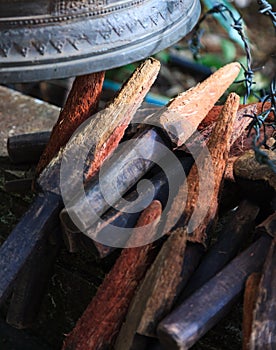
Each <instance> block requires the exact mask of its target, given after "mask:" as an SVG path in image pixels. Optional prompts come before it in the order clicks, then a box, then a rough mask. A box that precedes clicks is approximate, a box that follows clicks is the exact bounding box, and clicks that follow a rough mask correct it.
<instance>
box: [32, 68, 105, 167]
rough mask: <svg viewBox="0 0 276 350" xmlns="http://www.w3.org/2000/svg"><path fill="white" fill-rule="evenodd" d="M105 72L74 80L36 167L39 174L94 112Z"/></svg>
mask: <svg viewBox="0 0 276 350" xmlns="http://www.w3.org/2000/svg"><path fill="white" fill-rule="evenodd" d="M104 76H105V72H99V73H92V74H87V75H82V76H79V77H77V78H76V79H75V81H74V83H73V86H72V88H71V90H70V93H69V96H68V98H67V101H66V103H65V106H64V108H63V109H62V110H61V112H60V115H59V118H58V121H57V122H56V124H55V126H54V127H53V130H52V133H51V136H50V140H49V143H48V144H47V146H46V148H45V150H44V152H43V154H42V156H41V158H40V160H39V163H38V165H37V169H36V171H37V173H38V174H39V173H40V172H41V171H42V170H43V169H44V168H45V166H46V165H47V164H48V163H49V162H50V161H51V159H52V158H53V157H54V156H55V155H56V154H57V153H58V151H59V150H60V148H61V147H63V146H64V145H65V144H66V143H67V141H68V140H69V139H70V137H71V136H72V134H73V132H74V131H75V130H76V129H77V128H78V126H79V125H80V124H81V123H83V122H84V121H85V120H86V119H87V118H88V117H90V116H91V115H92V114H93V113H95V112H96V110H97V108H98V103H99V100H100V95H101V92H102V86H103V81H104Z"/></svg>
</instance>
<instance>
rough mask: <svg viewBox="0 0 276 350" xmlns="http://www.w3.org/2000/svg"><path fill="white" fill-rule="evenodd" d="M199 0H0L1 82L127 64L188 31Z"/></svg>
mask: <svg viewBox="0 0 276 350" xmlns="http://www.w3.org/2000/svg"><path fill="white" fill-rule="evenodd" d="M199 14H200V3H199V0H131V1H130V0H121V1H119V0H76V1H69V0H13V1H6V0H0V82H1V83H8V82H14V83H15V82H29V81H40V80H47V79H53V78H65V77H70V76H76V75H80V74H86V73H91V72H96V71H101V70H107V69H111V68H114V67H118V66H122V65H125V64H127V63H130V62H134V61H138V60H141V59H144V58H145V57H147V56H150V55H152V54H154V53H156V52H158V51H160V50H162V49H164V48H166V47H169V46H170V45H172V44H174V43H175V42H177V41H178V40H180V39H181V38H182V37H184V36H185V35H186V34H187V33H188V32H189V31H191V29H192V28H193V27H194V25H195V24H196V22H197V20H198V17H199Z"/></svg>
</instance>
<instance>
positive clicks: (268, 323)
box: [250, 213, 276, 349]
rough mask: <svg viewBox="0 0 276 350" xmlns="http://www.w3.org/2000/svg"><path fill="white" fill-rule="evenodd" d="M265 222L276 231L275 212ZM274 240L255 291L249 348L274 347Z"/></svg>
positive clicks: (275, 291)
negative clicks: (256, 291) (255, 297)
mask: <svg viewBox="0 0 276 350" xmlns="http://www.w3.org/2000/svg"><path fill="white" fill-rule="evenodd" d="M267 222H268V223H269V226H270V227H269V230H270V231H272V232H273V233H275V231H276V214H275V213H274V214H273V215H271V216H270V217H269V218H268V220H267ZM275 261H276V241H275V238H274V240H273V242H272V244H271V247H270V250H269V253H268V255H267V258H266V261H265V264H264V267H263V271H262V275H261V280H260V284H259V288H258V293H257V300H256V306H255V310H254V313H253V322H252V332H251V337H250V349H274V348H275V346H276V323H275V314H276V284H275V279H276V266H275Z"/></svg>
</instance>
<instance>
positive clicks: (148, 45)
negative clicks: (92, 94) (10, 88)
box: [0, 0, 201, 83]
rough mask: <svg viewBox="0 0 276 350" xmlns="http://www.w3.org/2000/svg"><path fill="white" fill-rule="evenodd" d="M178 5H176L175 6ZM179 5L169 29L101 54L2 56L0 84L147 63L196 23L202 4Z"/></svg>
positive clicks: (182, 0)
mask: <svg viewBox="0 0 276 350" xmlns="http://www.w3.org/2000/svg"><path fill="white" fill-rule="evenodd" d="M176 2H177V1H173V3H176ZM178 3H181V4H182V7H181V6H180V8H181V10H180V11H179V10H178V11H175V13H173V14H172V15H173V16H172V18H173V20H172V21H171V23H169V25H168V26H165V27H164V25H163V26H160V28H157V30H155V31H153V33H148V32H146V33H145V35H144V37H140V38H139V39H137V38H136V40H135V41H134V42H131V43H129V42H128V41H127V40H125V43H124V40H121V41H122V42H123V43H122V44H121V41H120V40H119V41H118V45H117V43H115V44H114V43H112V42H111V43H110V47H108V45H107V47H104V48H103V49H102V50H99V51H98V52H93V51H92V52H91V53H89V52H88V53H83V51H81V52H79V55H76V56H75V57H69V58H68V57H66V55H64V57H61V56H60V57H58V55H56V57H57V58H55V57H54V58H52V57H49V59H47V58H45V56H43V55H41V56H42V57H39V56H38V59H35V58H34V57H31V56H30V57H27V59H26V60H22V61H16V60H14V61H13V62H12V61H9V57H4V55H3V52H2V56H0V82H1V83H18V82H32V81H42V80H49V79H61V78H67V77H72V76H78V75H82V74H88V73H92V72H97V71H102V70H108V69H112V68H116V67H119V66H123V65H125V64H128V63H131V62H136V61H140V60H142V59H145V58H146V57H148V56H151V55H154V54H155V53H157V52H159V51H161V50H163V49H165V48H167V47H169V46H171V45H173V44H174V43H176V42H178V41H179V40H180V39H181V38H183V37H184V36H185V35H186V34H188V33H189V32H190V31H191V30H192V28H193V27H194V26H195V24H196V23H197V21H198V18H199V16H200V11H201V7H200V2H199V0H180V1H178ZM180 12H181V13H180ZM179 14H180V15H179ZM112 15H113V14H112ZM77 25H78V24H77ZM156 27H157V26H156ZM156 27H154V29H155V28H156ZM0 35H1V26H0ZM119 39H120V38H119ZM113 44H114V45H113ZM116 45H117V46H116ZM0 49H1V47H0ZM2 51H3V50H2ZM42 58H43V59H42ZM44 58H45V59H44Z"/></svg>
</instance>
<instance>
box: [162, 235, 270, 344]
mask: <svg viewBox="0 0 276 350" xmlns="http://www.w3.org/2000/svg"><path fill="white" fill-rule="evenodd" d="M270 245H271V237H269V236H268V235H263V236H261V237H260V238H259V239H258V240H257V241H256V242H254V243H253V244H252V245H251V246H250V247H249V248H247V249H246V250H245V251H244V252H242V253H241V254H240V255H239V256H237V257H236V258H235V259H234V260H232V261H231V262H230V263H229V264H228V265H227V266H226V267H225V268H224V269H222V270H221V271H220V272H219V273H218V274H217V275H216V276H214V277H213V278H212V279H211V280H209V281H208V282H207V283H206V284H204V285H203V286H202V287H201V288H200V289H198V290H197V291H196V292H195V293H194V294H192V295H191V296H190V297H189V298H188V299H187V300H186V301H185V302H184V303H183V304H182V305H181V306H179V307H178V308H176V309H175V310H174V311H173V312H172V313H171V314H170V315H168V316H167V317H166V318H165V319H164V320H163V321H162V322H161V323H160V325H159V326H158V337H159V339H160V341H161V343H162V345H163V346H164V348H165V349H170V350H183V349H189V348H190V347H191V346H192V345H194V344H195V343H196V342H197V341H198V340H199V339H200V337H202V336H203V335H204V334H205V333H206V332H207V331H208V330H209V329H211V328H212V327H213V326H214V325H215V324H216V323H217V322H218V321H219V320H220V319H221V318H222V317H224V316H225V315H226V314H227V313H228V312H229V311H230V309H231V307H232V306H233V303H234V302H235V301H236V300H237V298H238V296H239V295H240V293H241V292H242V290H243V288H244V284H245V281H246V279H247V278H248V276H249V275H250V274H251V273H253V272H255V271H260V270H261V268H262V265H263V263H264V260H265V256H266V254H267V252H268V250H269V247H270Z"/></svg>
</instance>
